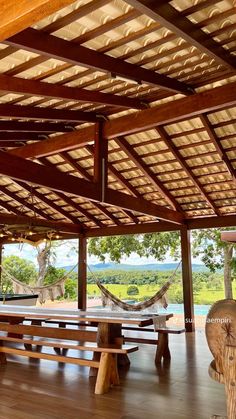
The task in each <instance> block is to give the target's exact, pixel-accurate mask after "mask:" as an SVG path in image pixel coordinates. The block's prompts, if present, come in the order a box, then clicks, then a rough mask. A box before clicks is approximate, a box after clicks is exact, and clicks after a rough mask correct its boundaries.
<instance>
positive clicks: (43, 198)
mask: <svg viewBox="0 0 236 419" xmlns="http://www.w3.org/2000/svg"><path fill="white" fill-rule="evenodd" d="M15 183H16V184H18V185H19V186H21V187H22V188H24V189H25V190H27V191H28V192H32V195H34V196H35V197H36V198H38V199H40V201H42V202H43V203H44V204H46V205H47V206H48V207H49V208H52V209H54V210H55V211H56V212H57V213H58V214H61V215H62V216H63V217H65V218H67V219H68V220H69V221H71V222H72V223H73V224H79V225H81V226H83V225H82V223H81V222H80V221H79V220H78V219H77V218H76V217H74V216H73V215H71V214H70V213H69V212H68V211H65V210H64V209H63V208H61V207H60V206H59V205H57V204H55V202H54V201H52V200H51V199H49V198H47V196H45V195H44V194H42V193H40V192H38V191H37V190H36V189H35V188H32V186H31V185H29V184H27V183H25V182H20V181H16V180H15ZM47 217H48V215H47ZM50 218H53V217H50Z"/></svg>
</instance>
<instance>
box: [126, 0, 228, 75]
mask: <svg viewBox="0 0 236 419" xmlns="http://www.w3.org/2000/svg"><path fill="white" fill-rule="evenodd" d="M126 3H128V4H130V5H131V6H133V7H134V8H135V9H137V10H139V11H140V12H141V13H143V14H146V15H148V16H149V17H151V18H152V19H153V20H154V21H156V22H158V23H160V24H162V25H163V26H164V27H166V28H168V29H170V30H171V31H172V32H174V33H175V34H177V35H178V36H180V37H181V38H183V39H184V40H186V41H187V42H189V44H190V45H194V46H195V47H197V48H198V49H199V50H200V51H202V52H205V53H206V54H207V55H210V56H211V57H213V58H214V59H215V60H216V61H217V62H219V63H221V64H223V65H224V66H229V67H230V68H233V69H235V68H236V58H235V57H234V56H233V55H231V54H230V53H229V52H228V51H227V50H225V49H224V48H222V47H221V46H220V44H219V43H217V42H216V41H215V40H214V39H212V38H211V36H210V35H207V34H206V33H205V32H204V31H203V30H201V29H199V28H198V27H197V25H195V24H194V23H192V22H191V21H190V20H189V19H187V18H186V17H185V16H181V14H180V13H179V12H178V11H177V10H176V9H175V8H174V7H173V6H172V5H170V4H169V3H168V2H159V1H158V2H157V1H155V0H126Z"/></svg>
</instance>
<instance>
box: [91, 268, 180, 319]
mask: <svg viewBox="0 0 236 419" xmlns="http://www.w3.org/2000/svg"><path fill="white" fill-rule="evenodd" d="M180 265H181V261H180V262H179V263H178V265H177V267H176V269H175V271H174V272H173V273H172V274H171V276H170V278H169V280H168V281H167V282H166V283H165V284H164V285H163V286H162V287H161V289H160V290H159V291H157V292H156V294H154V295H153V296H152V297H151V298H149V299H148V300H145V301H142V302H141V303H137V304H128V303H126V302H124V301H122V300H120V299H119V298H118V297H116V296H115V295H114V294H112V293H111V292H110V291H108V290H107V289H106V288H105V287H104V286H103V285H102V284H101V282H100V281H99V280H97V281H96V284H97V286H98V288H99V289H100V290H101V293H102V302H103V305H104V306H107V305H109V306H111V308H113V309H117V308H118V309H119V308H120V309H121V310H125V311H142V310H146V309H149V308H150V307H154V306H155V305H159V306H162V307H164V308H167V307H168V304H167V301H166V297H165V294H166V292H167V290H168V289H169V287H170V286H171V284H172V283H173V281H174V278H175V275H176V272H177V270H178V269H179V267H180Z"/></svg>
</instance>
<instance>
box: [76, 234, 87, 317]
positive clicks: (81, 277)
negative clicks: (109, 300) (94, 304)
mask: <svg viewBox="0 0 236 419" xmlns="http://www.w3.org/2000/svg"><path fill="white" fill-rule="evenodd" d="M78 244H79V245H78V248H79V266H78V308H79V309H80V310H86V305H87V239H86V237H80V238H79V243H78Z"/></svg>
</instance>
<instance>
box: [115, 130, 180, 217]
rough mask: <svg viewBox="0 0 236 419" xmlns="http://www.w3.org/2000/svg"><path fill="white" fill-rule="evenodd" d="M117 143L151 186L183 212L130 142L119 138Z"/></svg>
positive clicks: (172, 205) (173, 206)
mask: <svg viewBox="0 0 236 419" xmlns="http://www.w3.org/2000/svg"><path fill="white" fill-rule="evenodd" d="M116 143H117V144H118V145H119V147H120V148H121V150H123V151H124V153H125V154H127V156H128V157H129V158H130V159H131V160H132V162H133V163H134V164H135V166H137V167H138V169H139V170H141V172H142V173H143V174H144V176H145V177H147V178H148V180H149V181H150V182H151V184H152V185H153V186H154V188H156V189H157V190H158V192H160V194H161V195H162V196H163V198H164V199H165V200H166V201H167V202H168V204H169V205H170V206H171V207H172V208H174V209H178V210H179V211H181V209H180V206H179V205H178V203H177V202H176V201H175V199H174V197H173V196H171V194H170V193H169V191H168V190H167V189H166V188H165V187H164V185H162V183H161V182H160V181H159V180H158V178H157V176H156V175H155V173H154V172H152V170H150V169H149V167H148V166H147V165H146V164H145V163H144V161H142V159H141V157H140V156H139V155H138V153H137V152H136V151H135V150H134V148H133V147H132V146H131V145H130V144H129V142H128V141H127V140H126V139H125V138H124V137H121V138H117V139H116Z"/></svg>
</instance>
